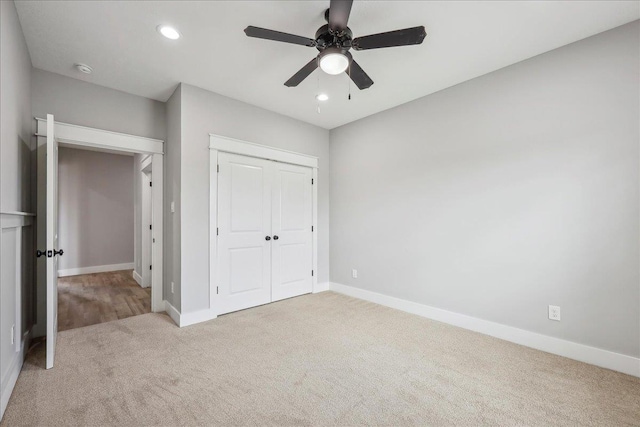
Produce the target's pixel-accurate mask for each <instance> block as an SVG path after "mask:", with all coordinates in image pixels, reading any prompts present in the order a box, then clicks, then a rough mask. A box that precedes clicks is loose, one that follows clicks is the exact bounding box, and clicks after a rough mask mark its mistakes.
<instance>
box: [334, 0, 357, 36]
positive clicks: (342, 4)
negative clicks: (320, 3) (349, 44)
mask: <svg viewBox="0 0 640 427" xmlns="http://www.w3.org/2000/svg"><path fill="white" fill-rule="evenodd" d="M352 5H353V0H331V3H330V5H329V28H331V29H332V30H334V31H344V30H346V29H347V23H348V22H349V14H350V13H351V6H352Z"/></svg>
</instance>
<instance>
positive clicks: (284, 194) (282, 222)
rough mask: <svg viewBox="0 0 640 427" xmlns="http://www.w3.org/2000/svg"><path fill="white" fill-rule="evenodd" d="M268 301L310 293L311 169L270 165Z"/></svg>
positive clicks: (283, 164)
mask: <svg viewBox="0 0 640 427" xmlns="http://www.w3.org/2000/svg"><path fill="white" fill-rule="evenodd" d="M273 167H274V179H273V187H272V190H271V193H272V200H273V210H272V215H273V222H272V230H273V234H274V236H277V237H278V238H277V239H276V238H275V237H274V241H273V244H272V246H271V250H272V253H271V256H272V259H273V263H272V266H273V273H272V285H271V286H272V290H271V295H272V300H273V301H277V300H281V299H284V298H290V297H294V296H298V295H302V294H306V293H310V292H311V291H312V290H313V276H312V270H313V234H312V231H311V226H312V225H313V203H312V198H313V194H312V185H311V179H312V176H313V174H312V169H311V168H307V167H303V166H296V165H289V164H285V163H277V162H274V165H273Z"/></svg>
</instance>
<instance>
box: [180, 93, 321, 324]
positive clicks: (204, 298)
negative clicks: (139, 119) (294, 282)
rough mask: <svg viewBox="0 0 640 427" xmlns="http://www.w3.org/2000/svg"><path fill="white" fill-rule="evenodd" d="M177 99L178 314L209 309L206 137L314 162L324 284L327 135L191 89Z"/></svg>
mask: <svg viewBox="0 0 640 427" xmlns="http://www.w3.org/2000/svg"><path fill="white" fill-rule="evenodd" d="M181 96H182V107H181V108H182V111H181V118H182V134H181V138H182V144H181V146H182V149H181V159H180V164H181V171H180V176H181V183H180V188H181V200H180V212H181V219H182V221H181V236H180V239H181V244H180V246H181V251H182V252H181V258H180V264H181V273H182V274H181V283H182V284H183V286H182V287H181V298H182V299H181V305H180V310H181V312H182V313H187V312H194V311H198V310H202V309H206V308H208V306H209V148H208V147H209V133H214V134H218V135H222V136H227V137H232V138H237V139H241V140H245V141H250V142H255V143H258V144H264V145H269V146H273V147H278V148H283V149H287V150H291V151H296V152H300V153H304V154H310V155H314V156H317V157H319V171H318V173H319V175H318V198H319V200H318V251H319V256H318V270H319V271H318V281H319V282H326V281H328V280H329V131H327V130H326V129H321V128H319V127H316V126H312V125H309V124H307V123H303V122H301V121H298V120H294V119H291V118H289V117H285V116H282V115H280V114H277V113H274V112H271V111H267V110H264V109H261V108H258V107H254V106H252V105H249V104H245V103H243V102H240V101H236V100H234V99H231V98H227V97H224V96H221V95H218V94H215V93H212V92H208V91H206V90H203V89H199V88H197V87H194V86H189V85H185V84H182V93H181ZM176 204H177V202H176ZM176 286H177V284H176Z"/></svg>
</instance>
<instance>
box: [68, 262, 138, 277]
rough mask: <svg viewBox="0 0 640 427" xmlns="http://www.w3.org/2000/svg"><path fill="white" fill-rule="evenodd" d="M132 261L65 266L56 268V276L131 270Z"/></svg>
mask: <svg viewBox="0 0 640 427" xmlns="http://www.w3.org/2000/svg"><path fill="white" fill-rule="evenodd" d="M133 265H134V264H133V263H132V262H127V263H124V264H111V265H96V266H93V267H79V268H67V269H65V270H58V277H66V276H77V275H78V274H92V273H106V272H108V271H119V270H133Z"/></svg>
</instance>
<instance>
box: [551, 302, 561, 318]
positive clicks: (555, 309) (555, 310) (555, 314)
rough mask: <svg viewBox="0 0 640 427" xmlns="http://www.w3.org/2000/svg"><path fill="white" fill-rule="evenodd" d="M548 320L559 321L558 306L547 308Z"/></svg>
mask: <svg viewBox="0 0 640 427" xmlns="http://www.w3.org/2000/svg"><path fill="white" fill-rule="evenodd" d="M549 319H550V320H557V321H559V320H560V306H557V305H550V306H549Z"/></svg>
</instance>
